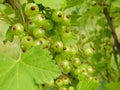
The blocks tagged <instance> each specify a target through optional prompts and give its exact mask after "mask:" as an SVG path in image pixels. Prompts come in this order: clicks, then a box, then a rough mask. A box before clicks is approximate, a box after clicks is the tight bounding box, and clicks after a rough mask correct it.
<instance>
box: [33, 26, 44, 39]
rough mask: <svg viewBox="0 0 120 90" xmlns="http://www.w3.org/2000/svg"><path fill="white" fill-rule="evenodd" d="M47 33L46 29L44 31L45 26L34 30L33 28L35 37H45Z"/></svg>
mask: <svg viewBox="0 0 120 90" xmlns="http://www.w3.org/2000/svg"><path fill="white" fill-rule="evenodd" d="M44 35H45V31H44V29H43V28H35V29H34V30H33V36H34V37H35V38H38V39H39V38H41V37H43V36H44Z"/></svg>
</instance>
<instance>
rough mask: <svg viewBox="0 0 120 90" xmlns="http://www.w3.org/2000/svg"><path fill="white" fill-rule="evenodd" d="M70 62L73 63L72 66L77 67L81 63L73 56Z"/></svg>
mask: <svg viewBox="0 0 120 90" xmlns="http://www.w3.org/2000/svg"><path fill="white" fill-rule="evenodd" d="M72 64H73V66H75V67H78V66H79V65H80V64H81V62H80V59H79V58H73V59H72Z"/></svg>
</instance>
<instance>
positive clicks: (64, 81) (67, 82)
mask: <svg viewBox="0 0 120 90" xmlns="http://www.w3.org/2000/svg"><path fill="white" fill-rule="evenodd" d="M62 80H63V84H64V85H68V84H70V79H69V78H68V77H67V76H63V77H62Z"/></svg>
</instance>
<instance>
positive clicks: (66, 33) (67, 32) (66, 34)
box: [62, 29, 72, 40]
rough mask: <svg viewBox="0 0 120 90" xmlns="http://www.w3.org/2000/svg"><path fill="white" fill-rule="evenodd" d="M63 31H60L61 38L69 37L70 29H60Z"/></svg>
mask: <svg viewBox="0 0 120 90" xmlns="http://www.w3.org/2000/svg"><path fill="white" fill-rule="evenodd" d="M62 32H63V33H62V39H65V40H66V39H70V37H71V34H72V33H71V31H70V30H68V29H66V30H65V31H62Z"/></svg>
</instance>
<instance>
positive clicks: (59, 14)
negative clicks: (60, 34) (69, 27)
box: [52, 11, 64, 23]
mask: <svg viewBox="0 0 120 90" xmlns="http://www.w3.org/2000/svg"><path fill="white" fill-rule="evenodd" d="M63 17H64V15H63V12H62V11H54V12H53V14H52V19H53V20H54V21H55V22H58V23H60V22H63Z"/></svg>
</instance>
